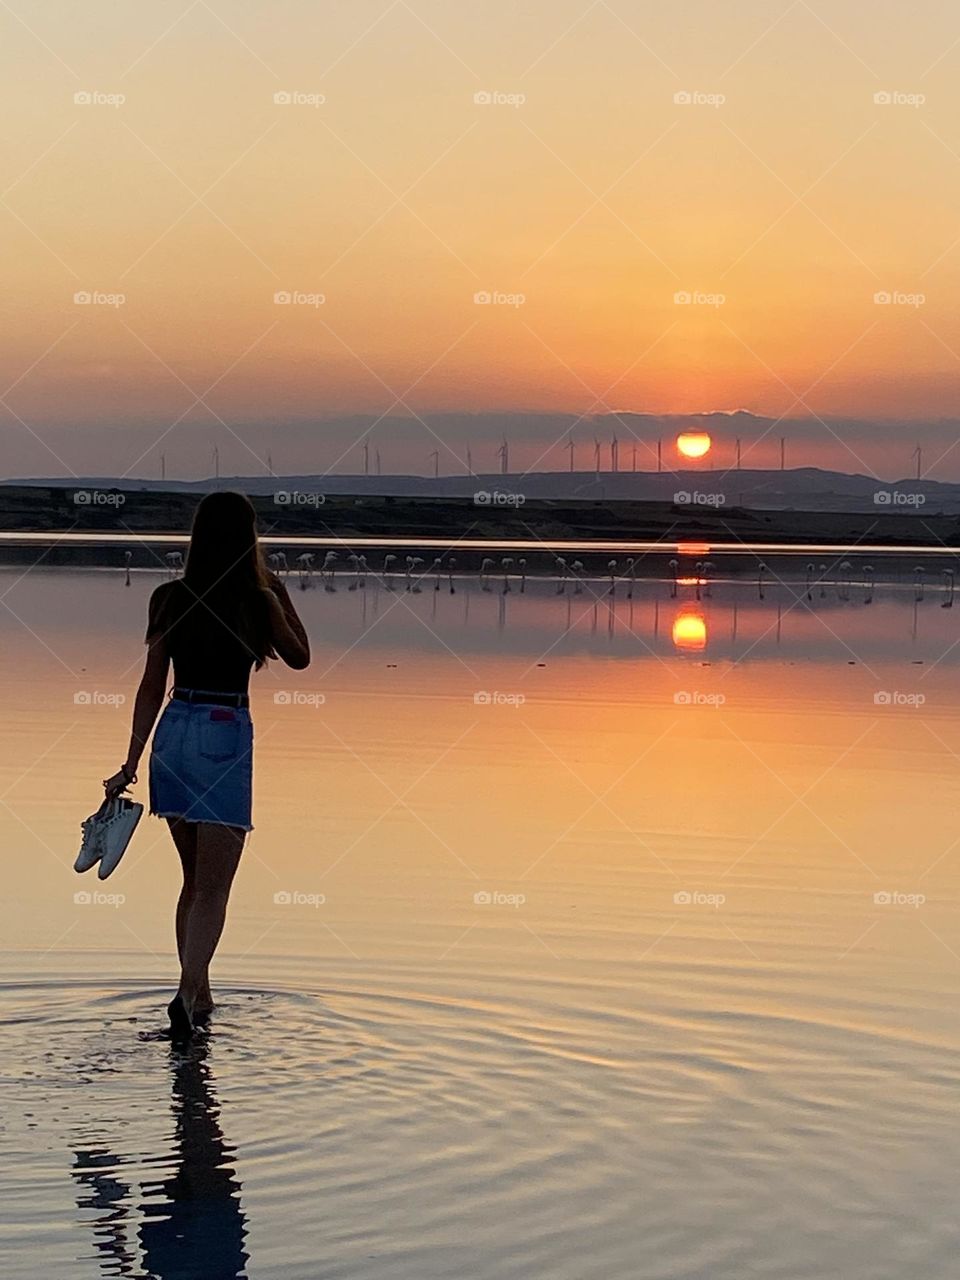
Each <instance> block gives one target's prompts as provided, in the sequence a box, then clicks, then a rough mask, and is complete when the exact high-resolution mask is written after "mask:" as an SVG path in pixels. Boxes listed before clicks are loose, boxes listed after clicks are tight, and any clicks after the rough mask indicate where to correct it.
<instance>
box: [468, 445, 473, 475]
mask: <svg viewBox="0 0 960 1280" xmlns="http://www.w3.org/2000/svg"><path fill="white" fill-rule="evenodd" d="M467 475H468V476H472V475H473V454H472V453H471V452H470V442H469V440H468V441H467Z"/></svg>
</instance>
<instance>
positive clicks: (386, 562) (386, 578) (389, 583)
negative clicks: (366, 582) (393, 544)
mask: <svg viewBox="0 0 960 1280" xmlns="http://www.w3.org/2000/svg"><path fill="white" fill-rule="evenodd" d="M396 558H397V557H396V556H395V555H389V556H384V557H383V585H384V586H385V587H386V588H387V590H388V591H392V590H393V579H392V578H391V577H390V566H391V565H392V564H393V562H394V560H396Z"/></svg>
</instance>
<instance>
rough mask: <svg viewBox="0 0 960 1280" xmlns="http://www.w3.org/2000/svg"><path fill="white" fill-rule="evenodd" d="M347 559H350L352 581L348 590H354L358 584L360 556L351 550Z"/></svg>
mask: <svg viewBox="0 0 960 1280" xmlns="http://www.w3.org/2000/svg"><path fill="white" fill-rule="evenodd" d="M347 559H348V560H349V561H350V567H351V569H353V581H352V582H351V583H350V586H349V590H350V591H356V589H357V587H359V585H360V557H359V556H358V555H357V554H356V553H355V552H351V553H350V555H348V556H347Z"/></svg>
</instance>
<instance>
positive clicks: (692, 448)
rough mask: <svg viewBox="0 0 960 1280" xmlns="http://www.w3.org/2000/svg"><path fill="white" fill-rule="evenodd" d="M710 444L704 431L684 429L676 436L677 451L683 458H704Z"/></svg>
mask: <svg viewBox="0 0 960 1280" xmlns="http://www.w3.org/2000/svg"><path fill="white" fill-rule="evenodd" d="M712 444H713V441H712V440H711V439H710V437H709V435H708V434H707V433H706V431H684V432H683V433H682V434H681V435H679V436H677V452H678V453H679V454H681V455H682V456H683V457H684V458H692V459H694V458H704V457H706V455H707V454H708V453H709V452H710V446H711V445H712Z"/></svg>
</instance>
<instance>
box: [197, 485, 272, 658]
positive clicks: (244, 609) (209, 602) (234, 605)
mask: <svg viewBox="0 0 960 1280" xmlns="http://www.w3.org/2000/svg"><path fill="white" fill-rule="evenodd" d="M183 583H184V586H185V587H186V588H187V589H188V590H187V591H186V592H185V593H184V594H185V596H186V597H187V598H186V600H185V602H184V603H185V610H186V611H185V614H184V615H183V617H182V618H181V622H180V624H179V625H181V626H185V627H186V629H187V631H188V632H189V631H191V630H193V628H194V627H205V626H209V625H210V624H211V623H214V622H216V621H219V622H220V623H221V624H222V625H223V626H225V627H227V628H228V629H229V630H230V631H232V632H233V633H234V635H235V636H236V637H237V638H238V639H239V640H240V641H241V643H242V644H243V645H244V647H245V648H246V649H247V650H248V651H249V652H250V654H251V656H252V657H253V659H254V662H255V664H256V666H257V668H260V667H262V666H263V664H264V662H265V661H266V660H267V658H275V657H276V656H277V655H276V653H275V652H274V649H273V646H272V644H271V640H270V624H269V613H268V610H267V597H266V592H267V591H268V590H269V589H270V576H269V574H268V573H267V569H266V566H265V565H264V563H263V555H262V553H261V550H260V544H259V542H258V540H257V513H256V511H255V510H254V506H253V503H252V502H251V501H250V499H249V498H248V497H247V496H246V494H243V493H233V492H230V491H229V490H223V491H219V492H217V493H208V494H207V496H206V497H205V498H204V499H203V500H202V501H201V502H200V505H199V506H198V507H197V509H196V511H195V512H194V516H193V528H192V530H191V533H190V549H189V550H188V552H187V563H186V567H185V569H184V571H183ZM211 614H212V615H214V616H213V617H211Z"/></svg>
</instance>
